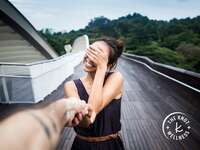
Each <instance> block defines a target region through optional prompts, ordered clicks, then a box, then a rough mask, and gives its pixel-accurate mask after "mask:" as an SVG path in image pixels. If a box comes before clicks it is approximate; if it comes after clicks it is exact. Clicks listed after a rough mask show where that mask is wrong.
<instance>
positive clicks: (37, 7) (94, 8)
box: [10, 0, 200, 31]
mask: <svg viewBox="0 0 200 150" xmlns="http://www.w3.org/2000/svg"><path fill="white" fill-rule="evenodd" d="M10 2H11V3H12V4H14V5H15V6H16V7H17V8H18V9H19V10H20V11H21V12H22V14H23V15H24V16H25V17H26V18H27V19H28V20H29V21H30V22H31V23H32V24H33V25H34V26H35V27H36V28H37V29H42V28H52V29H54V30H55V31H70V30H72V29H74V30H77V29H80V28H84V27H85V26H86V25H87V24H88V22H89V21H90V20H91V19H93V18H94V17H97V16H105V17H107V18H109V19H116V18H118V17H120V16H125V15H127V14H130V13H131V14H132V13H134V12H137V13H140V14H142V15H145V16H148V17H149V18H151V19H158V20H160V19H162V20H170V19H172V18H185V17H195V16H197V15H200V0H98V1H97V0H10Z"/></svg>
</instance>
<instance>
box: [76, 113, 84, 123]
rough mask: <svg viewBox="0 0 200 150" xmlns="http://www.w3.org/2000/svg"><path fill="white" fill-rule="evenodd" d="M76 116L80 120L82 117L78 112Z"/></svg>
mask: <svg viewBox="0 0 200 150" xmlns="http://www.w3.org/2000/svg"><path fill="white" fill-rule="evenodd" d="M77 118H78V120H79V121H81V120H82V119H83V115H82V113H78V115H77Z"/></svg>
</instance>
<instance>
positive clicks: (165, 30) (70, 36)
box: [40, 13, 200, 72]
mask: <svg viewBox="0 0 200 150" xmlns="http://www.w3.org/2000/svg"><path fill="white" fill-rule="evenodd" d="M40 33H41V34H43V35H44V37H45V38H46V40H47V41H48V42H49V43H50V45H51V46H52V47H53V48H54V49H55V50H56V51H57V52H58V53H59V54H60V55H62V54H64V53H65V51H64V44H65V43H70V44H72V41H73V40H74V39H75V38H76V37H77V36H80V35H83V34H87V35H88V36H89V37H90V42H93V41H95V39H97V38H99V37H101V36H112V37H115V38H120V39H123V40H124V42H125V51H128V52H131V53H134V54H138V55H144V56H148V57H150V58H152V59H153V60H155V61H157V62H160V63H165V64H169V65H173V66H178V67H182V68H185V69H189V70H192V71H196V72H200V55H199V49H200V16H197V17H195V18H185V19H172V20H170V21H158V20H151V19H149V18H148V17H146V16H142V15H140V14H138V13H133V14H129V15H127V16H123V17H120V18H118V19H115V20H110V19H108V18H106V17H103V16H101V17H96V18H94V19H92V20H91V21H90V22H89V23H88V25H87V26H86V27H85V28H84V29H80V30H77V31H74V30H72V31H70V32H52V30H50V29H45V30H41V31H40Z"/></svg>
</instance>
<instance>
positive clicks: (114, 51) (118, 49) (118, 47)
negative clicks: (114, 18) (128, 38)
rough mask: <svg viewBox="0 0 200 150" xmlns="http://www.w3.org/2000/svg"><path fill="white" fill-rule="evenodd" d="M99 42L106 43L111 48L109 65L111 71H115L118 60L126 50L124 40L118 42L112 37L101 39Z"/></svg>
mask: <svg viewBox="0 0 200 150" xmlns="http://www.w3.org/2000/svg"><path fill="white" fill-rule="evenodd" d="M97 41H104V42H105V43H106V44H108V46H110V55H109V58H108V64H109V65H111V68H110V69H113V68H115V67H116V65H117V60H118V58H119V57H120V56H121V54H122V52H123V49H124V43H123V41H122V40H117V39H115V38H112V37H102V38H99V39H98V40H97Z"/></svg>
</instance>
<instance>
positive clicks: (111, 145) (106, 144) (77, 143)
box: [71, 137, 124, 150]
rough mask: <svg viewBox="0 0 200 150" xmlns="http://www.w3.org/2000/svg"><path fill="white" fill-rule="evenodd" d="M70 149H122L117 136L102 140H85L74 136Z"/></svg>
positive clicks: (120, 141)
mask: <svg viewBox="0 0 200 150" xmlns="http://www.w3.org/2000/svg"><path fill="white" fill-rule="evenodd" d="M71 149H72V150H124V146H123V143H122V140H121V139H120V137H119V138H116V139H112V140H109V141H103V142H87V141H84V140H82V139H79V138H77V137H75V139H74V142H73V144H72V148H71Z"/></svg>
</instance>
